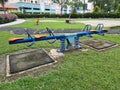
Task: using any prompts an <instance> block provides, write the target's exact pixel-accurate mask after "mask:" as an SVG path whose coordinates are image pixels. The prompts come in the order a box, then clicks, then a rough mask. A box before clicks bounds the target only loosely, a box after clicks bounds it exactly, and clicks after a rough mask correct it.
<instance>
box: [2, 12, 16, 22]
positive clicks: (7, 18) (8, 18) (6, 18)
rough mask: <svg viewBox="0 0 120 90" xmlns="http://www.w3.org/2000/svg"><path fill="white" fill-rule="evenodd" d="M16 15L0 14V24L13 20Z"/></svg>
mask: <svg viewBox="0 0 120 90" xmlns="http://www.w3.org/2000/svg"><path fill="white" fill-rule="evenodd" d="M16 19H17V16H16V15H15V14H0V24H4V23H8V22H12V21H15V20H16Z"/></svg>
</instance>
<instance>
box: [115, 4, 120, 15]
mask: <svg viewBox="0 0 120 90" xmlns="http://www.w3.org/2000/svg"><path fill="white" fill-rule="evenodd" d="M116 12H117V13H120V4H118V7H117V10H116Z"/></svg>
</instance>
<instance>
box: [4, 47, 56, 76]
mask: <svg viewBox="0 0 120 90" xmlns="http://www.w3.org/2000/svg"><path fill="white" fill-rule="evenodd" d="M53 62H55V60H53V58H51V57H50V56H49V55H48V54H47V53H46V51H45V50H43V49H37V50H32V51H26V52H22V53H17V54H10V55H8V56H7V67H6V73H7V76H11V75H14V74H16V73H24V72H25V71H27V70H29V69H33V68H36V67H40V66H45V65H48V64H50V63H53Z"/></svg>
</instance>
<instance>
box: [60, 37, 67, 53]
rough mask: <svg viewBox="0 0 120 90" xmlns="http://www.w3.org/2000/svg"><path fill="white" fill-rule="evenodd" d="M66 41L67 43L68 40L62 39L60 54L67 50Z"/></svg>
mask: <svg viewBox="0 0 120 90" xmlns="http://www.w3.org/2000/svg"><path fill="white" fill-rule="evenodd" d="M65 41H66V39H64V38H63V39H60V49H59V51H60V52H61V51H65V50H66V45H65Z"/></svg>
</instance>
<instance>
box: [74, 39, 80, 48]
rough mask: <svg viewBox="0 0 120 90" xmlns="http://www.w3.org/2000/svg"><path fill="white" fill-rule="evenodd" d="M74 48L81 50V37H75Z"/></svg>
mask: <svg viewBox="0 0 120 90" xmlns="http://www.w3.org/2000/svg"><path fill="white" fill-rule="evenodd" d="M74 48H75V49H77V48H81V46H80V45H79V37H75V41H74Z"/></svg>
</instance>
